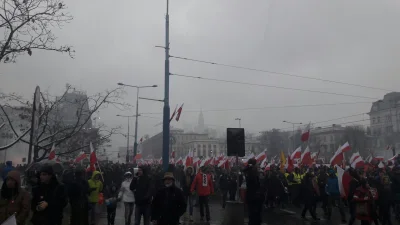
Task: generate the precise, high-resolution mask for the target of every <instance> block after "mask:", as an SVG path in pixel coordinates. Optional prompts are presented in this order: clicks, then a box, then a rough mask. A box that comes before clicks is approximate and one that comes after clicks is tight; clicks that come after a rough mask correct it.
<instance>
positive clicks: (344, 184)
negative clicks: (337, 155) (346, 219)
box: [336, 166, 352, 199]
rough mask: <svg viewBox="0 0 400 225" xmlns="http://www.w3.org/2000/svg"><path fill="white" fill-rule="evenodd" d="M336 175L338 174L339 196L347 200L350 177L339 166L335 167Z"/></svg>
mask: <svg viewBox="0 0 400 225" xmlns="http://www.w3.org/2000/svg"><path fill="white" fill-rule="evenodd" d="M336 168H337V174H338V181H339V191H340V195H341V196H342V197H344V198H345V199H347V196H348V195H349V190H350V181H351V179H352V178H351V175H350V174H349V172H348V171H344V170H343V169H342V168H340V166H336Z"/></svg>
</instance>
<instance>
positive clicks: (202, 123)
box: [197, 109, 205, 133]
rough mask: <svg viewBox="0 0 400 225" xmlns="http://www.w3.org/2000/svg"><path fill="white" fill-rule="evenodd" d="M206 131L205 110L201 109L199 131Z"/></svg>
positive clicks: (198, 123)
mask: <svg viewBox="0 0 400 225" xmlns="http://www.w3.org/2000/svg"><path fill="white" fill-rule="evenodd" d="M204 131H205V128H204V116H203V110H202V109H200V114H199V120H198V122H197V132H199V133H204Z"/></svg>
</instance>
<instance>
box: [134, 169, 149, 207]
mask: <svg viewBox="0 0 400 225" xmlns="http://www.w3.org/2000/svg"><path fill="white" fill-rule="evenodd" d="M129 188H130V190H131V191H133V194H134V196H135V204H136V205H148V204H150V202H151V197H152V196H153V185H152V181H151V179H150V177H149V176H147V175H146V174H143V175H142V176H140V177H134V178H133V180H132V182H131V184H130V187H129Z"/></svg>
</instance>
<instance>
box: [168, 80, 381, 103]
mask: <svg viewBox="0 0 400 225" xmlns="http://www.w3.org/2000/svg"><path fill="white" fill-rule="evenodd" d="M170 75H174V76H178V77H185V78H194V79H201V80H210V81H217V82H224V83H232V84H242V85H249V86H258V87H269V88H277V89H285V90H293V91H303V92H311V93H318V94H330V95H338V96H346V97H354V98H365V99H373V100H377V98H373V97H366V96H359V95H350V94H341V93H336V92H326V91H317V90H309V89H300V88H289V87H282V86H275V85H267V84H254V83H247V82H241V81H232V80H222V79H215V78H207V77H196V76H190V75H183V74H176V73H171V74H170Z"/></svg>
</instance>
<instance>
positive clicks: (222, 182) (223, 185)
mask: <svg viewBox="0 0 400 225" xmlns="http://www.w3.org/2000/svg"><path fill="white" fill-rule="evenodd" d="M229 183H230V177H229V176H228V175H227V174H226V171H225V170H223V171H222V174H221V176H220V177H219V189H220V190H221V194H222V208H223V209H225V206H226V200H227V198H228V191H229Z"/></svg>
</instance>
